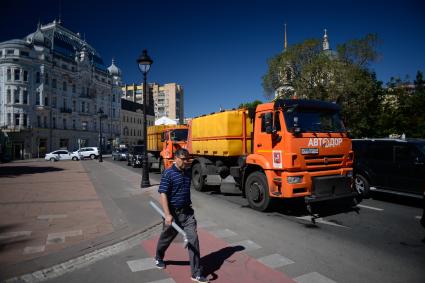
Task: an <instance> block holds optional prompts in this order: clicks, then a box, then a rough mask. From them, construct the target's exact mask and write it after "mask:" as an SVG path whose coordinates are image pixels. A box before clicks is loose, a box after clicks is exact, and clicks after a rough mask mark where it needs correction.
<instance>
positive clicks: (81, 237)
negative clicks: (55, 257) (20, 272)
mask: <svg viewBox="0 0 425 283" xmlns="http://www.w3.org/2000/svg"><path fill="white" fill-rule="evenodd" d="M19 231H31V234H30V235H29V236H17V237H14V238H7V237H8V235H9V236H10V233H11V232H19ZM62 232H68V233H70V234H68V235H71V236H63V237H62V238H63V239H64V240H65V242H61V239H60V238H61V237H58V238H56V239H53V240H52V241H49V244H46V241H47V238H48V235H49V234H52V233H62ZM111 232H113V228H112V224H111V221H110V219H109V218H108V216H107V214H106V212H105V210H104V208H103V205H102V203H101V201H100V199H99V198H98V196H97V194H96V191H95V189H94V186H93V184H92V183H91V181H90V178H89V176H88V174H87V172H86V171H85V170H84V167H83V166H82V165H81V163H80V162H72V161H69V162H67V161H65V162H55V163H49V162H45V161H40V162H37V161H32V162H19V163H8V164H0V266H2V267H5V266H7V265H12V264H16V263H19V262H23V261H26V260H29V259H34V258H37V257H41V256H45V255H47V254H50V253H52V252H57V251H60V250H62V249H64V248H67V247H69V246H71V245H75V244H77V243H79V242H81V241H85V240H92V239H95V238H97V237H99V236H102V235H105V234H108V233H111ZM7 233H9V234H7ZM59 235H60V234H59ZM42 247H44V251H42V250H43V249H42ZM25 248H27V249H26V250H25ZM31 250H32V251H35V250H38V251H39V252H35V253H28V251H31ZM24 251H26V252H27V253H26V254H24Z"/></svg>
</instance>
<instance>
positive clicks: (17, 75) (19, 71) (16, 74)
mask: <svg viewBox="0 0 425 283" xmlns="http://www.w3.org/2000/svg"><path fill="white" fill-rule="evenodd" d="M14 73H15V76H14V80H15V81H20V80H21V70H20V69H15V70H14Z"/></svg>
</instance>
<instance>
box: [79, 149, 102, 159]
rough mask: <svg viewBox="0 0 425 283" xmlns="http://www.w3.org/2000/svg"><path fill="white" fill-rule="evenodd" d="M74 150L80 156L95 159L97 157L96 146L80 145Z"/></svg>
mask: <svg viewBox="0 0 425 283" xmlns="http://www.w3.org/2000/svg"><path fill="white" fill-rule="evenodd" d="M74 152H75V153H77V154H79V155H80V156H81V158H90V159H95V158H98V157H99V148H97V147H82V148H80V149H79V150H77V151H74Z"/></svg>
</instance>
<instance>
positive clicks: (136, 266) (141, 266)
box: [127, 257, 156, 272]
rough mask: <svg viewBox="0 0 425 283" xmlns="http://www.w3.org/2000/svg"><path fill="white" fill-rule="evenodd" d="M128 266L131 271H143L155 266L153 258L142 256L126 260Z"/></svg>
mask: <svg viewBox="0 0 425 283" xmlns="http://www.w3.org/2000/svg"><path fill="white" fill-rule="evenodd" d="M127 264H128V267H130V269H131V271H132V272H138V271H144V270H149V269H153V268H156V266H155V263H154V260H153V258H151V257H149V258H142V259H136V260H130V261H127Z"/></svg>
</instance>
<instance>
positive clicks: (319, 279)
mask: <svg viewBox="0 0 425 283" xmlns="http://www.w3.org/2000/svg"><path fill="white" fill-rule="evenodd" d="M293 279H294V280H295V281H296V282H298V283H337V282H336V281H334V280H332V279H330V278H328V277H326V276H323V275H322V274H320V273H319V272H311V273H307V274H304V275H301V276H298V277H296V278H293Z"/></svg>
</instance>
